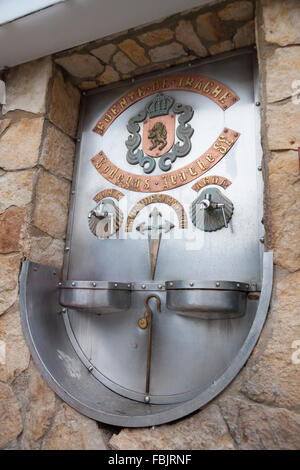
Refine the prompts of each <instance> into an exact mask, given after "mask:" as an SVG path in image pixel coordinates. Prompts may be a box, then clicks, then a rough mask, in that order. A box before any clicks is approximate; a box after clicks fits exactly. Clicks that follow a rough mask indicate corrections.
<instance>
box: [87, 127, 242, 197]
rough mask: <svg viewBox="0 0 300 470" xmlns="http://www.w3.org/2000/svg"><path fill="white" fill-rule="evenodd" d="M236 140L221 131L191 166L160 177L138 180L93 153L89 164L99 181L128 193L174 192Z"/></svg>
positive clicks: (233, 134)
mask: <svg viewBox="0 0 300 470" xmlns="http://www.w3.org/2000/svg"><path fill="white" fill-rule="evenodd" d="M239 136H240V134H239V133H238V132H236V131H234V130H232V129H227V128H225V129H224V130H223V131H222V132H221V134H220V135H219V137H218V138H217V139H216V141H215V142H214V143H213V144H212V146H211V147H210V148H209V149H208V150H207V151H206V152H205V153H204V154H202V155H201V156H200V157H198V158H197V159H196V160H195V161H194V162H193V163H190V164H189V165H186V166H184V167H183V168H181V169H180V170H176V171H172V172H170V173H168V174H164V175H152V176H144V175H142V176H138V175H135V174H133V173H129V172H127V171H124V170H122V169H120V168H119V167H117V166H116V165H115V164H114V163H112V162H111V161H110V160H109V158H108V157H107V156H106V155H105V153H104V152H103V151H100V152H99V153H97V155H95V156H94V157H93V158H92V159H91V162H92V164H93V165H94V167H95V168H96V170H97V171H98V172H99V173H100V175H101V176H103V178H105V179H106V180H108V181H109V182H110V183H112V184H114V185H116V186H119V187H121V188H125V189H128V190H129V191H137V192H143V193H158V192H161V191H167V190H170V189H174V188H178V187H180V186H183V185H184V184H187V183H190V182H191V181H193V180H195V179H196V178H199V176H201V175H203V174H204V173H206V172H207V171H208V170H210V169H211V168H212V167H214V166H215V165H216V164H217V163H218V162H219V161H220V160H221V159H222V158H223V157H224V156H225V155H226V154H227V153H228V152H229V150H230V149H231V148H232V147H233V145H234V144H235V142H236V141H237V140H238V138H239Z"/></svg>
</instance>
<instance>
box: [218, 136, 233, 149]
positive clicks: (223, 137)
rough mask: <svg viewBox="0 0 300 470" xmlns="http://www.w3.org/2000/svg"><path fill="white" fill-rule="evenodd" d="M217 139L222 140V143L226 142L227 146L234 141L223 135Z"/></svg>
mask: <svg viewBox="0 0 300 470" xmlns="http://www.w3.org/2000/svg"><path fill="white" fill-rule="evenodd" d="M219 141H220V142H224V144H227V145H228V146H229V147H231V145H232V144H233V143H234V142H233V140H228V139H227V138H226V137H225V136H224V135H220V137H219Z"/></svg>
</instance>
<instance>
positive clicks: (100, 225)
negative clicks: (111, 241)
mask: <svg viewBox="0 0 300 470" xmlns="http://www.w3.org/2000/svg"><path fill="white" fill-rule="evenodd" d="M122 222H123V213H122V211H121V210H120V209H119V207H118V206H117V204H116V203H115V202H114V201H113V200H112V199H102V200H101V201H100V202H99V203H98V204H97V205H96V206H95V207H94V209H92V210H91V211H90V213H89V215H88V223H89V228H90V231H91V232H92V234H93V235H95V237H97V238H109V237H111V236H112V235H114V234H115V233H116V232H117V231H118V230H119V228H120V227H121V225H122Z"/></svg>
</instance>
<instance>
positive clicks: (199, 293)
mask: <svg viewBox="0 0 300 470" xmlns="http://www.w3.org/2000/svg"><path fill="white" fill-rule="evenodd" d="M248 290H249V284H246V283H243V282H231V281H168V282H166V292H167V300H166V302H167V307H168V309H169V310H172V311H174V312H176V313H178V314H179V315H184V316H188V317H195V318H200V319H204V320H216V319H218V320H221V319H229V318H238V317H241V316H243V315H244V314H245V312H246V304H247V292H248Z"/></svg>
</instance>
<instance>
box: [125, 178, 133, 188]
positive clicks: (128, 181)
mask: <svg viewBox="0 0 300 470" xmlns="http://www.w3.org/2000/svg"><path fill="white" fill-rule="evenodd" d="M131 180H132V176H127V178H126V181H125V186H126V188H129V186H130V183H131Z"/></svg>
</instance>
